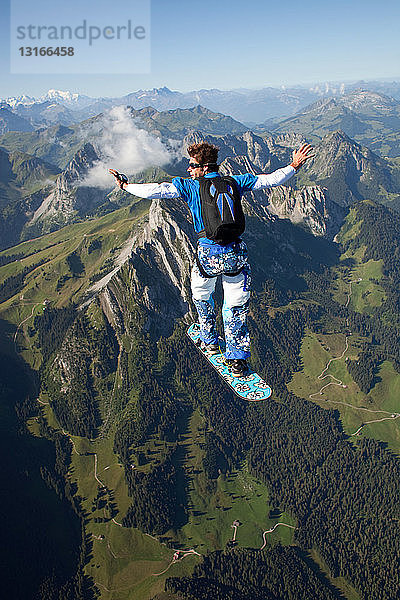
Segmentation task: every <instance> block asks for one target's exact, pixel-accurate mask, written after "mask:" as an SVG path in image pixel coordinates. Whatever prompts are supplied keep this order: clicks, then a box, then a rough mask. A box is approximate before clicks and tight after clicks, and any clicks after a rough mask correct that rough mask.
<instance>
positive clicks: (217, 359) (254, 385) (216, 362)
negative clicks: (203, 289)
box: [187, 323, 272, 402]
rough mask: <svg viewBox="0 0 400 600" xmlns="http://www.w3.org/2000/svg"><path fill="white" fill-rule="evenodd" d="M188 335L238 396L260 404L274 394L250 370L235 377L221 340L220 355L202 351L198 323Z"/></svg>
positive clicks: (192, 326)
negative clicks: (225, 357)
mask: <svg viewBox="0 0 400 600" xmlns="http://www.w3.org/2000/svg"><path fill="white" fill-rule="evenodd" d="M187 335H188V336H189V338H190V339H191V340H192V342H194V344H195V345H196V348H197V349H198V350H199V351H200V352H201V353H202V355H203V356H205V357H206V359H207V360H208V362H209V363H211V365H212V366H213V367H214V369H215V370H216V371H217V372H218V374H219V375H220V376H221V377H222V379H223V380H224V381H226V383H227V384H228V385H229V387H230V388H231V389H232V390H233V391H234V392H235V394H236V395H237V396H239V397H240V398H243V399H244V400H248V401H249V402H259V401H260V400H266V399H267V398H269V397H270V395H271V394H272V390H271V388H270V387H269V385H267V384H266V383H265V381H264V380H263V379H261V377H260V376H259V375H257V373H255V372H254V371H252V370H251V369H249V371H248V374H247V375H245V376H244V377H233V376H232V375H231V374H230V372H229V369H228V367H227V366H226V365H225V364H224V356H223V352H224V350H225V349H224V347H223V344H222V340H220V350H221V353H220V354H210V353H209V352H207V351H206V350H202V348H201V347H200V345H199V342H200V327H199V325H198V323H193V325H191V326H190V327H189V329H188V331H187Z"/></svg>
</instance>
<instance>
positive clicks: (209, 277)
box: [196, 252, 244, 279]
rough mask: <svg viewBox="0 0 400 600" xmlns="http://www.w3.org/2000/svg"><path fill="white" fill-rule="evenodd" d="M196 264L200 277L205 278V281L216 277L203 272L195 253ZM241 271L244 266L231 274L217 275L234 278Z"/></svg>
mask: <svg viewBox="0 0 400 600" xmlns="http://www.w3.org/2000/svg"><path fill="white" fill-rule="evenodd" d="M196 264H197V267H198V269H199V271H200V275H202V276H203V277H206V278H207V279H212V278H213V277H218V275H209V274H208V273H206V272H205V270H204V268H203V266H202V264H201V262H200V260H199V257H198V254H197V252H196ZM243 269H244V265H243V266H242V267H241V268H240V269H239V270H238V271H234V272H233V273H219V275H226V276H227V277H236V276H237V275H240V273H241V272H242V271H243Z"/></svg>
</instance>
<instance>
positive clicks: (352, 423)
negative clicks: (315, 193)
mask: <svg viewBox="0 0 400 600" xmlns="http://www.w3.org/2000/svg"><path fill="white" fill-rule="evenodd" d="M351 219H352V215H351V214H350V216H349V218H348V224H347V227H346V228H345V229H344V232H342V239H343V240H345V239H348V238H351V237H352V236H353V235H354V231H355V228H356V227H357V225H356V224H355V223H354V222H352V220H351ZM364 252H365V249H363V248H359V249H358V250H357V251H356V252H353V253H350V252H347V253H345V254H343V255H342V257H341V258H342V261H343V264H345V263H346V262H349V261H350V262H351V268H348V267H346V268H343V266H341V267H338V268H337V269H336V271H335V274H334V275H335V277H334V279H333V283H332V287H331V289H332V292H333V296H334V299H335V300H336V301H337V302H339V303H341V304H343V305H346V304H347V303H348V306H350V307H351V308H352V309H353V310H355V311H356V312H361V313H367V314H368V313H370V312H371V311H372V310H373V309H374V308H376V307H379V306H381V304H382V302H383V301H384V299H385V292H384V290H383V288H382V286H381V285H380V283H379V281H380V280H381V279H382V277H383V274H382V261H373V260H369V261H365V260H364ZM347 341H348V349H347V351H346V352H345V354H343V352H344V350H345V348H346V338H345V336H344V335H343V334H338V333H335V331H333V332H332V334H330V335H322V334H316V333H313V332H311V331H309V330H308V331H307V334H306V335H305V337H304V340H303V344H302V350H301V355H302V363H303V368H302V370H301V371H299V372H298V373H295V374H294V376H293V378H292V381H291V382H290V385H289V387H290V389H291V390H292V391H293V392H294V393H296V394H297V395H299V396H301V397H303V398H306V399H309V400H312V401H313V402H317V403H318V404H319V405H320V406H322V407H323V408H326V409H337V410H339V411H340V416H341V420H342V423H343V427H344V430H345V431H346V433H348V434H349V435H353V434H354V433H355V432H356V431H357V430H358V429H359V427H360V426H361V425H363V423H367V422H369V421H379V420H380V419H385V420H383V421H381V422H375V423H370V424H366V425H364V426H363V428H362V430H361V431H360V433H359V435H363V436H367V437H373V438H375V439H378V440H382V441H385V442H387V443H388V445H389V448H391V449H392V450H393V451H395V452H398V453H400V418H395V419H394V418H392V417H391V414H393V413H400V402H399V391H400V375H399V374H398V373H396V371H395V370H394V368H393V365H392V364H391V363H389V362H384V363H383V364H382V365H381V366H380V369H379V373H378V383H376V385H375V386H374V388H373V389H372V390H371V391H370V392H369V394H367V395H366V394H364V393H363V392H361V390H360V389H359V387H358V386H357V384H356V383H355V382H354V381H353V380H352V378H351V377H350V375H349V373H348V371H347V368H346V358H350V359H352V360H354V359H357V358H358V355H359V351H360V350H359V348H360V342H361V341H363V342H365V341H367V340H365V339H362V338H360V337H359V336H356V335H350V336H349V337H348V340H347ZM342 355H343V356H342ZM339 357H342V358H340V359H339V360H335V359H338V358H339ZM332 359H334V360H333V362H331V363H330V365H329V368H328V369H327V370H326V371H325V372H324V373H323V371H324V369H325V367H326V366H327V365H328V362H329V361H330V360H332ZM322 373H323V375H322V377H324V378H323V379H321V378H320V379H319V377H320V376H321V374H322ZM331 376H333V377H335V378H336V379H333V377H331ZM338 380H339V381H340V382H342V383H343V385H345V386H346V387H342V386H341V385H336V384H337V383H338ZM329 383H330V385H329V387H328V388H325V389H324V390H323V393H322V394H319V392H320V390H321V389H322V388H323V386H326V385H327V384H329ZM310 395H311V396H312V397H311V398H310ZM342 403H343V404H342ZM344 404H349V405H351V406H345V405H344ZM352 407H353V408H352ZM362 408H366V409H368V410H362ZM369 411H385V412H377V413H373V412H369Z"/></svg>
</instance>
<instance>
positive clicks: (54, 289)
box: [0, 201, 149, 367]
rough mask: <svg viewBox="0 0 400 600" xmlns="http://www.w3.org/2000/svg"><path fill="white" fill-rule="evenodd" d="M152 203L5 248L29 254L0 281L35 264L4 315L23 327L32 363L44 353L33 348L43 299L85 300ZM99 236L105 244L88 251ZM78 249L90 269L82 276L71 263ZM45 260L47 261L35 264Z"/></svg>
mask: <svg viewBox="0 0 400 600" xmlns="http://www.w3.org/2000/svg"><path fill="white" fill-rule="evenodd" d="M148 207H149V202H148V201H143V202H138V203H137V204H135V205H133V206H131V207H124V208H122V209H119V210H117V211H115V212H112V213H110V214H108V215H106V216H104V217H101V218H99V219H94V220H87V221H84V222H82V223H77V224H74V225H69V226H67V227H64V228H63V229H60V230H59V231H56V232H54V233H51V234H48V235H45V236H43V237H40V238H36V239H34V240H29V241H27V242H23V243H21V244H19V245H18V246H14V247H13V248H9V249H7V250H4V251H3V252H1V253H0V256H11V255H14V254H20V253H23V254H24V256H25V258H23V259H21V260H16V261H13V262H11V263H9V264H7V265H4V266H2V267H0V284H1V283H2V282H3V281H5V280H6V279H7V278H8V277H11V276H12V275H16V274H18V273H20V272H21V271H23V269H25V268H30V269H31V270H30V272H29V273H28V274H27V275H26V276H25V279H24V281H23V283H22V284H21V285H20V286H18V288H17V289H16V290H15V293H14V294H13V295H12V296H11V297H9V298H8V299H7V300H5V301H4V302H3V303H0V318H2V319H4V320H6V321H8V322H10V323H13V324H14V325H15V326H16V327H19V328H20V329H21V328H22V329H23V331H24V335H23V336H22V335H21V334H20V335H18V343H19V351H20V352H21V354H22V356H23V357H24V358H25V359H26V360H27V361H28V362H30V364H32V365H33V366H35V367H37V366H38V361H39V363H40V356H39V355H38V353H37V352H36V351H35V350H34V348H33V342H34V339H35V338H33V339H30V338H29V333H28V328H29V326H30V325H31V324H32V322H33V320H32V318H33V316H34V315H36V314H40V312H42V311H43V310H44V308H43V303H44V301H45V300H48V301H50V303H51V305H52V306H56V307H62V306H66V305H67V304H68V303H69V302H70V301H72V302H76V301H78V299H81V298H82V296H83V295H84V294H85V292H86V291H87V290H88V289H89V288H90V286H91V285H92V283H93V281H94V280H95V279H96V278H98V277H100V275H101V274H103V275H106V274H107V273H108V272H109V271H111V270H112V269H113V264H114V259H115V258H116V257H117V256H118V253H119V250H120V249H121V247H122V246H123V245H124V243H125V242H126V241H127V240H128V238H129V237H130V235H131V233H132V230H133V227H134V226H135V224H137V223H138V222H140V220H141V219H142V217H144V216H145V215H146V214H147V211H148ZM94 241H98V242H101V248H99V249H96V250H94V251H92V252H89V250H90V245H91V244H92V243H93V242H94ZM73 252H75V253H76V254H77V255H79V257H80V259H81V261H82V263H83V264H84V267H85V270H84V273H82V274H81V275H74V274H73V273H72V272H71V270H70V268H69V266H68V263H67V260H66V259H67V257H68V256H69V255H70V254H71V253H73ZM41 261H43V264H41V265H40V266H36V267H35V265H37V264H38V263H39V262H41ZM91 278H92V279H91Z"/></svg>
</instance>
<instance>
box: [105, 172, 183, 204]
mask: <svg viewBox="0 0 400 600" xmlns="http://www.w3.org/2000/svg"><path fill="white" fill-rule="evenodd" d="M109 172H110V173H111V175H112V176H113V177H114V179H115V183H116V185H118V187H119V188H120V189H121V190H124V191H125V192H129V194H133V195H134V196H138V197H139V198H149V199H157V198H179V192H178V190H177V189H176V187H175V186H174V184H173V183H168V182H167V181H164V182H163V183H128V179H127V178H126V177H125V176H122V173H118V171H116V170H115V169H109ZM122 177H123V178H122Z"/></svg>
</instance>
